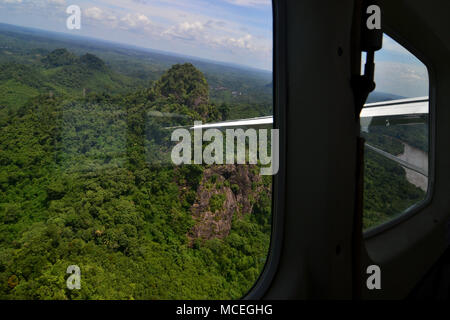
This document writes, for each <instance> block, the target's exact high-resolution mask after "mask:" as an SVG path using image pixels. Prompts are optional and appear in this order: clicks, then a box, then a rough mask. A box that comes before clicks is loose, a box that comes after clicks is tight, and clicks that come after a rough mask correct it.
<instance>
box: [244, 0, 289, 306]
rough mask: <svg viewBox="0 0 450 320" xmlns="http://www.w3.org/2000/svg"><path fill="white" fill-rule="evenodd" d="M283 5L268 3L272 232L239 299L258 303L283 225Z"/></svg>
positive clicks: (276, 257)
mask: <svg viewBox="0 0 450 320" xmlns="http://www.w3.org/2000/svg"><path fill="white" fill-rule="evenodd" d="M285 17H286V4H285V2H284V1H279V0H272V28H273V31H272V34H273V42H272V43H273V50H272V51H273V52H272V56H273V69H272V70H273V72H272V74H273V77H272V81H273V121H274V122H273V128H274V129H275V128H276V129H279V134H280V136H279V138H280V140H279V170H278V174H276V175H275V176H273V177H272V232H271V237H270V245H269V251H268V255H267V259H266V263H265V265H264V268H263V270H262V272H261V274H260V275H259V278H258V279H257V280H256V282H255V283H254V285H253V287H252V288H251V289H250V290H249V291H248V293H247V294H246V295H244V296H243V297H242V298H241V300H260V299H262V298H263V297H264V295H265V294H266V292H267V291H268V289H269V287H270V286H271V284H272V281H273V279H274V278H275V274H276V272H277V269H278V266H279V262H280V258H281V249H282V244H283V225H284V208H285V203H284V194H285V192H284V190H285V176H286V165H285V164H286V139H285V137H286V112H285V110H286V100H287V89H286V88H287V86H286V83H287V68H286V61H287V59H286V26H285V25H284V24H282V23H280V22H281V21H285Z"/></svg>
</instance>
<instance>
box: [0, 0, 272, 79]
mask: <svg viewBox="0 0 450 320" xmlns="http://www.w3.org/2000/svg"><path fill="white" fill-rule="evenodd" d="M69 5H77V6H79V7H80V8H81V13H82V14H81V29H80V30H69V29H67V27H66V20H67V18H68V17H69V14H67V13H66V9H67V7H68V6H69ZM0 22H2V23H8V24H13V25H19V26H24V27H33V28H39V29H44V30H49V31H56V32H63V33H71V34H77V35H81V36H89V37H93V38H99V39H104V40H109V41H114V42H118V43H124V44H131V45H136V46H139V47H144V48H150V49H157V50H162V51H167V52H172V53H177V54H181V55H187V56H194V57H199V58H205V59H210V60H215V61H222V62H228V63H236V64H239V65H244V66H248V67H253V68H258V69H264V70H269V71H271V70H272V2H271V0H95V1H85V0H70V1H69V0H0Z"/></svg>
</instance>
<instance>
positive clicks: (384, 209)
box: [361, 35, 429, 230]
mask: <svg viewBox="0 0 450 320" xmlns="http://www.w3.org/2000/svg"><path fill="white" fill-rule="evenodd" d="M383 42H384V44H383V49H382V50H381V51H380V52H378V53H377V54H376V59H375V63H376V70H375V82H376V84H377V88H376V90H375V91H374V92H373V93H372V94H371V95H370V96H369V98H368V101H367V104H366V106H365V107H364V109H363V111H362V113H361V135H362V136H363V137H364V138H365V141H366V146H365V166H364V215H363V225H364V229H365V230H369V229H372V228H374V227H377V226H380V225H382V224H384V223H386V222H388V221H390V220H393V219H395V218H397V217H398V216H400V215H402V214H404V213H406V212H408V211H409V210H410V209H412V208H414V207H417V206H418V205H420V204H421V203H423V202H424V200H425V199H426V198H427V193H428V190H429V179H428V177H429V116H428V114H429V102H428V90H429V81H428V72H427V68H426V67H425V65H424V64H423V63H422V62H420V61H419V60H418V59H417V58H416V57H415V56H414V55H413V54H412V53H410V52H409V51H407V50H406V49H405V48H404V47H402V46H401V45H400V44H398V43H397V42H396V41H394V40H393V39H392V38H390V37H389V36H387V35H384V39H383Z"/></svg>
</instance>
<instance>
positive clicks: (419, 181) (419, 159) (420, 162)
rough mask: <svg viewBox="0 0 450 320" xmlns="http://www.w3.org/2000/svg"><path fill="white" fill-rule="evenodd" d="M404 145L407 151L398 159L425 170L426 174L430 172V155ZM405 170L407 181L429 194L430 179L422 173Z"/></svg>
mask: <svg viewBox="0 0 450 320" xmlns="http://www.w3.org/2000/svg"><path fill="white" fill-rule="evenodd" d="M403 144H404V146H405V151H404V152H403V153H402V154H401V155H399V156H398V158H400V159H402V160H404V161H406V162H408V163H410V164H413V165H415V166H416V167H419V168H421V169H423V170H424V171H425V172H428V153H426V152H424V151H422V150H420V149H417V148H414V147H412V146H410V145H408V144H406V143H403ZM403 168H404V169H405V171H406V179H407V180H408V181H409V182H410V183H412V184H413V185H415V186H417V187H419V188H420V189H422V190H423V191H425V192H427V190H428V177H426V176H424V175H422V174H420V173H417V172H415V171H413V170H411V169H408V168H405V167H403Z"/></svg>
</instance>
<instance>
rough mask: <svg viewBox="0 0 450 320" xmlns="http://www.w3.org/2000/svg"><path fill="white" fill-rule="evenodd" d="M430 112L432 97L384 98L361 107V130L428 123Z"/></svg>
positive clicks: (263, 122) (254, 122)
mask: <svg viewBox="0 0 450 320" xmlns="http://www.w3.org/2000/svg"><path fill="white" fill-rule="evenodd" d="M428 113H429V99H428V97H419V98H412V99H399V100H391V101H383V102H377V103H368V104H366V105H365V106H364V108H363V109H362V111H361V115H360V119H361V120H360V121H361V130H362V131H364V132H369V127H370V125H386V126H389V125H393V124H397V125H399V124H400V125H410V124H418V123H426V121H427V119H428ZM272 125H273V117H272V116H267V117H258V118H250V119H238V120H231V121H223V122H217V123H206V124H201V125H195V126H193V127H191V128H190V129H211V128H215V129H227V128H258V127H270V126H272ZM366 147H367V148H368V149H369V150H372V151H374V152H376V153H378V154H380V155H382V156H384V157H386V158H388V159H390V160H392V161H395V162H397V163H398V164H400V165H401V166H403V167H405V168H408V169H410V170H413V171H415V172H417V173H420V174H421V175H424V176H426V177H428V170H425V169H423V168H419V167H417V166H415V165H413V164H410V163H408V162H406V161H404V160H402V159H400V158H398V157H396V156H394V155H392V154H390V153H388V152H385V151H383V150H381V149H379V148H376V147H374V146H371V145H370V144H367V143H366Z"/></svg>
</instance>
